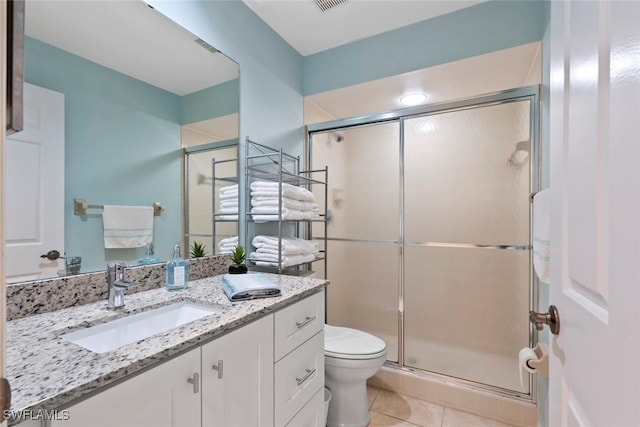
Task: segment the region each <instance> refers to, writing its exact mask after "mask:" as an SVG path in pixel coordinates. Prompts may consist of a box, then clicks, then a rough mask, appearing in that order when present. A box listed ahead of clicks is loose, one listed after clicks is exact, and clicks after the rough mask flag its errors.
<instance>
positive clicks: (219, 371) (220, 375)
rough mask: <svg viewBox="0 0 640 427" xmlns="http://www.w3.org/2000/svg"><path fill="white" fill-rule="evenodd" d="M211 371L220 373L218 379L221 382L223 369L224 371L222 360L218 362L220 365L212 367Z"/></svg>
mask: <svg viewBox="0 0 640 427" xmlns="http://www.w3.org/2000/svg"><path fill="white" fill-rule="evenodd" d="M211 369H213V370H214V371H218V379H219V380H221V379H222V375H223V369H224V365H223V364H222V360H218V364H217V365H213V366H211Z"/></svg>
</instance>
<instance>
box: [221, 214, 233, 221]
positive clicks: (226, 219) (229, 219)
mask: <svg viewBox="0 0 640 427" xmlns="http://www.w3.org/2000/svg"><path fill="white" fill-rule="evenodd" d="M216 218H217V219H221V220H223V221H237V220H238V215H219V216H216Z"/></svg>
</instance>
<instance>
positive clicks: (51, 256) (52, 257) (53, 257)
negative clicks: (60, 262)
mask: <svg viewBox="0 0 640 427" xmlns="http://www.w3.org/2000/svg"><path fill="white" fill-rule="evenodd" d="M40 258H46V259H48V260H49V261H55V260H57V259H58V258H62V259H64V257H63V256H60V252H58V251H56V250H55V249H54V250H52V251H49V252H47V253H46V254H44V255H40Z"/></svg>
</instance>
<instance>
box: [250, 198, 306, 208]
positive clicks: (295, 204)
mask: <svg viewBox="0 0 640 427" xmlns="http://www.w3.org/2000/svg"><path fill="white" fill-rule="evenodd" d="M251 206H254V207H264V206H276V207H277V206H278V198H277V197H252V198H251ZM317 206H318V205H316V204H315V203H311V202H303V201H300V200H295V199H291V198H289V197H283V198H282V207H283V208H288V209H295V210H299V211H313V209H314V207H317Z"/></svg>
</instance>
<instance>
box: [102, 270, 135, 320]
mask: <svg viewBox="0 0 640 427" xmlns="http://www.w3.org/2000/svg"><path fill="white" fill-rule="evenodd" d="M126 268H127V265H126V264H124V263H109V264H107V283H108V284H109V288H108V294H109V295H108V300H109V308H113V309H118V308H122V307H124V292H125V291H128V290H131V289H135V288H137V287H138V284H137V283H135V282H127V281H126V280H125V278H124V272H125V270H126Z"/></svg>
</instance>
